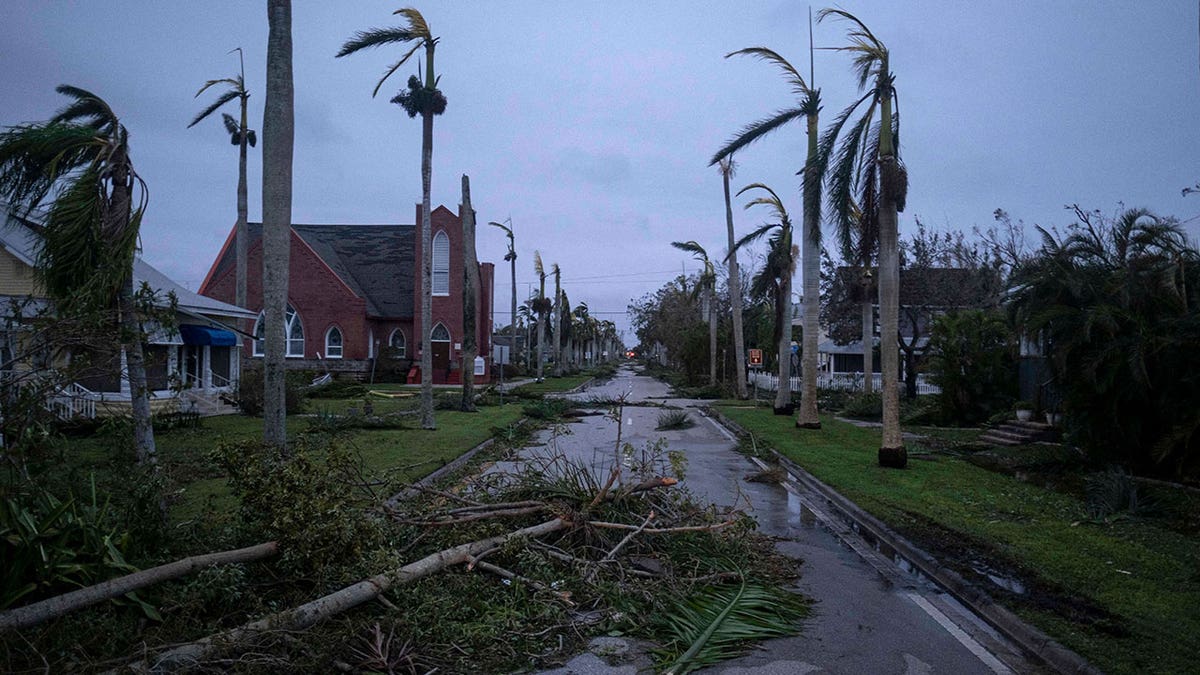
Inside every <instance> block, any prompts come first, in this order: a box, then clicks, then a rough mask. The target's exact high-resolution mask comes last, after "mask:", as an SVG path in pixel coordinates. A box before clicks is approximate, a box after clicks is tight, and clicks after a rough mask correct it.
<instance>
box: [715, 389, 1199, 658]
mask: <svg viewBox="0 0 1200 675" xmlns="http://www.w3.org/2000/svg"><path fill="white" fill-rule="evenodd" d="M721 410H722V412H723V413H724V414H726V415H727V416H728V417H729V418H730V419H732V420H734V421H735V422H737V423H739V424H741V425H742V426H744V427H745V428H746V429H748V430H750V431H751V432H752V433H753V434H754V435H755V437H756V439H757V440H758V442H759V443H760V445H761V444H762V443H763V442H765V443H766V444H768V445H770V446H771V447H774V448H775V449H777V450H779V451H780V452H781V453H783V454H784V455H786V456H787V457H789V458H791V459H792V460H793V461H795V462H796V463H798V464H800V465H801V466H803V467H804V468H805V469H807V470H808V471H809V472H811V473H812V474H813V475H814V476H816V477H817V478H818V479H820V480H822V481H824V482H825V483H827V484H829V485H831V486H832V487H833V488H835V489H836V490H838V491H839V492H841V493H842V494H844V495H846V496H847V497H849V498H850V499H852V500H853V501H855V502H856V503H857V504H859V505H860V506H861V507H863V508H864V509H866V510H867V511H869V512H871V513H872V514H874V515H875V516H876V517H878V518H880V519H882V520H884V521H885V522H887V523H888V524H889V525H891V526H892V527H894V528H896V529H897V530H898V531H900V532H901V533H902V534H904V535H906V536H909V537H911V538H912V539H914V540H915V541H916V543H918V545H921V546H925V547H927V548H928V549H930V550H931V551H932V552H934V553H935V555H950V556H953V555H954V554H953V553H949V552H952V551H955V550H958V551H960V552H961V551H962V549H963V548H964V547H970V548H973V549H975V550H976V551H979V552H981V553H982V554H983V559H984V560H985V561H988V560H990V561H994V562H995V563H996V564H997V566H998V567H1002V568H1007V569H1010V570H1015V571H1016V572H1017V573H1018V575H1019V576H1020V577H1021V578H1022V579H1024V580H1026V581H1027V582H1030V583H1031V585H1032V587H1033V588H1034V589H1035V590H1034V592H1032V593H1030V594H1029V596H1028V597H1023V596H1015V595H1008V596H1005V595H1004V594H1002V593H998V592H994V593H993V595H998V596H1000V597H1001V598H1002V599H1003V600H1004V602H1005V603H1006V604H1009V606H1010V607H1011V608H1012V609H1013V610H1014V611H1016V612H1017V613H1018V614H1021V615H1022V616H1023V617H1024V618H1026V619H1027V620H1029V621H1031V622H1032V623H1034V624H1035V625H1037V626H1039V627H1040V628H1042V629H1043V630H1045V631H1046V632H1048V633H1049V634H1050V635H1052V636H1054V637H1055V638H1056V639H1057V640H1059V641H1061V642H1063V643H1064V644H1066V645H1067V646H1069V647H1070V648H1072V649H1074V650H1076V651H1078V652H1080V653H1081V654H1083V655H1084V656H1085V657H1087V658H1088V659H1090V660H1092V661H1093V662H1094V663H1095V664H1096V665H1097V666H1099V667H1100V668H1101V669H1103V670H1104V671H1106V672H1112V673H1147V672H1154V673H1166V672H1194V670H1193V669H1194V667H1195V656H1194V654H1193V652H1194V647H1195V645H1196V644H1197V643H1196V640H1197V637H1196V636H1198V635H1200V541H1198V540H1197V538H1196V537H1195V536H1189V535H1187V534H1183V533H1181V532H1179V531H1176V530H1174V529H1170V528H1168V527H1166V524H1165V523H1164V522H1162V521H1159V520H1157V519H1141V518H1137V519H1135V518H1124V519H1116V520H1113V521H1112V522H1107V523H1100V522H1093V521H1090V520H1089V519H1088V516H1087V513H1086V510H1085V506H1084V504H1083V503H1082V502H1081V501H1080V500H1079V499H1078V498H1076V497H1073V496H1070V495H1068V494H1063V493H1060V492H1055V491H1052V490H1048V489H1045V488H1041V487H1038V486H1035V485H1032V484H1029V483H1026V482H1022V481H1020V480H1017V479H1016V478H1013V477H1010V476H1006V475H1003V474H1000V473H995V472H991V471H988V470H985V469H983V468H980V467H978V466H975V465H973V464H971V463H969V462H967V461H965V460H963V459H959V458H956V457H952V456H948V455H944V454H935V453H932V452H928V451H927V450H926V449H925V448H923V447H921V446H920V445H919V444H913V445H911V446H910V447H909V452H910V455H909V468H908V469H906V470H903V471H897V470H890V469H881V468H879V467H878V466H877V464H876V453H877V450H878V447H879V441H880V432H879V430H878V429H862V428H858V427H855V426H853V425H850V424H846V423H843V422H839V421H837V420H834V419H832V418H828V417H824V418H822V424H823V428H822V429H821V430H820V431H816V432H801V431H799V430H797V429H795V428H794V425H793V421H792V419H791V418H790V417H776V416H774V415H772V414H771V412H770V411H769V410H754V409H746V408H736V407H723V408H722V409H721ZM943 561H944V562H945V560H943ZM968 576H970V575H968ZM987 590H989V592H992V591H994V590H995V589H992V588H989V589H987Z"/></svg>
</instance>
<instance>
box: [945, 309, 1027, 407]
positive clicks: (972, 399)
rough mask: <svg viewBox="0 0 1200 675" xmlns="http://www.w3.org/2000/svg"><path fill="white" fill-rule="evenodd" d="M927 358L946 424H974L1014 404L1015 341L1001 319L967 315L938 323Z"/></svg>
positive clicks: (956, 313)
mask: <svg viewBox="0 0 1200 675" xmlns="http://www.w3.org/2000/svg"><path fill="white" fill-rule="evenodd" d="M929 353H930V355H931V357H930V364H929V366H930V367H929V369H930V372H931V374H932V376H933V381H934V383H935V384H937V385H938V387H939V388H940V389H941V392H940V393H939V394H938V395H937V398H938V405H939V407H940V409H941V410H940V412H941V417H942V418H943V419H944V420H945V421H949V422H954V423H956V424H968V425H969V424H979V423H980V422H983V421H986V420H987V419H988V418H989V417H991V416H992V415H993V414H994V413H996V412H997V411H1000V410H1006V409H1008V407H1009V406H1011V405H1012V402H1013V400H1014V399H1015V398H1016V385H1017V378H1016V374H1017V370H1016V358H1015V356H1016V340H1015V338H1014V336H1013V333H1012V329H1011V328H1010V327H1009V324H1008V321H1007V320H1006V319H1005V317H1004V316H1003V315H1002V314H999V313H997V312H995V311H989V310H982V309H968V310H962V311H954V312H950V313H948V314H944V315H942V316H939V317H937V318H936V319H935V320H934V322H933V329H932V334H931V336H930V339H929Z"/></svg>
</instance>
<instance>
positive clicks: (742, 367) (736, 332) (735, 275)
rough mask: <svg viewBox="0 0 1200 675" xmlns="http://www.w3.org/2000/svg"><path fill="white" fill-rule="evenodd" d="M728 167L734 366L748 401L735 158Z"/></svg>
mask: <svg viewBox="0 0 1200 675" xmlns="http://www.w3.org/2000/svg"><path fill="white" fill-rule="evenodd" d="M727 161H728V165H722V166H721V179H722V182H723V183H724V184H725V229H726V231H727V233H728V235H729V309H730V311H729V313H730V315H731V317H732V319H733V352H734V359H733V360H734V365H735V366H736V371H737V389H736V392H737V397H738V398H739V399H743V400H744V399H747V398H749V397H750V392H749V391H747V389H746V344H745V341H744V336H743V334H742V279H741V276H740V274H741V273H740V272H738V259H737V250H736V249H735V248H734V245H735V243H736V242H737V239H736V237H734V233H733V206H732V202H731V200H730V197H729V175H730V174H731V173H732V172H733V169H732V167H733V157H729V159H728V160H727Z"/></svg>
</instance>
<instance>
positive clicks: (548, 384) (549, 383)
mask: <svg viewBox="0 0 1200 675" xmlns="http://www.w3.org/2000/svg"><path fill="white" fill-rule="evenodd" d="M590 379H592V376H591V375H565V376H563V377H547V378H546V379H544V380H542V381H541V382H530V383H529V384H523V385H521V386H519V387H517V389H519V390H521V391H522V392H526V393H533V394H555V393H559V392H564V391H570V390H572V389H574V388H575V387H578V386H579V385H581V384H583V383H584V382H587V381H588V380H590Z"/></svg>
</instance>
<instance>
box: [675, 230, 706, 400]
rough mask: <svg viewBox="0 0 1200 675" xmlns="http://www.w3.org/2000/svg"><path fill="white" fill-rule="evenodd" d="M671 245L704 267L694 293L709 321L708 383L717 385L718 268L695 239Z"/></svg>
mask: <svg viewBox="0 0 1200 675" xmlns="http://www.w3.org/2000/svg"><path fill="white" fill-rule="evenodd" d="M671 245H672V246H674V247H675V248H677V249H679V250H681V251H687V252H688V253H691V254H692V255H693V257H695V258H696V260H699V261H700V263H701V265H703V267H704V269H703V270H702V271H701V272H700V279H699V280H698V281H697V283H696V288H695V289H694V290H693V291H692V294H693V296H696V297H698V298H699V299H700V304H701V307H703V309H702V311H703V312H704V314H705V320H706V321H708V383H709V384H710V385H714V386H715V385H716V384H717V270H716V268H715V267H713V264H712V261H711V260H709V259H708V252H707V251H705V250H704V247H703V246H701V245H700V244H698V243H696V242H695V241H673V242H671Z"/></svg>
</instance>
